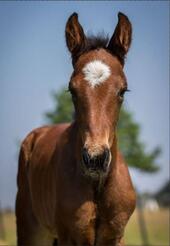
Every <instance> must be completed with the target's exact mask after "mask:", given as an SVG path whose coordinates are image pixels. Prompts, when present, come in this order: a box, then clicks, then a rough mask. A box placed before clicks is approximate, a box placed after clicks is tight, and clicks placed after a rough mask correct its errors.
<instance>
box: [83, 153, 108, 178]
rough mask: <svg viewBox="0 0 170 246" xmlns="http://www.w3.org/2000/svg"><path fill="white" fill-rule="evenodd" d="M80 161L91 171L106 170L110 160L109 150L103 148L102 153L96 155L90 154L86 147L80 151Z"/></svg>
mask: <svg viewBox="0 0 170 246" xmlns="http://www.w3.org/2000/svg"><path fill="white" fill-rule="evenodd" d="M82 161H83V164H84V166H85V167H86V169H88V170H89V171H91V172H104V173H105V172H107V170H108V167H109V162H110V151H109V149H107V148H106V149H104V151H103V153H101V154H100V155H96V156H90V154H89V153H88V150H87V149H86V148H84V149H83V151H82Z"/></svg>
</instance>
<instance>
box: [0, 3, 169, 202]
mask: <svg viewBox="0 0 170 246" xmlns="http://www.w3.org/2000/svg"><path fill="white" fill-rule="evenodd" d="M168 5H169V2H168V1H140V2H139V1H108V2H107V1H94V2H92V1H83V2H82V1H60V2H57V1H56V2H55V1H51V2H47V1H40V2H38V1H36V2H34V1H30V2H26V1H24V2H21V1H19V2H17V1H16V2H12V1H4V2H3V1H1V2H0V88H1V89H0V102H1V104H0V115H1V121H0V170H1V171H0V200H1V204H2V205H3V206H6V205H10V206H14V201H15V192H16V172H17V142H18V140H22V139H23V138H24V137H25V136H26V135H27V134H28V133H29V132H30V131H31V130H32V129H33V128H35V127H38V126H41V125H43V124H45V123H46V121H45V118H44V113H45V112H47V111H48V110H51V109H53V101H52V97H51V92H52V91H58V90H59V89H60V88H61V87H63V86H65V85H67V83H68V81H69V77H70V75H71V72H72V65H71V59H70V55H69V53H68V51H67V49H66V45H65V40H64V29H65V23H66V21H67V18H68V17H69V15H70V14H72V12H78V13H79V20H80V22H81V24H82V26H83V27H84V30H85V32H93V33H94V34H95V33H98V32H100V31H104V32H106V33H108V34H109V35H110V36H111V35H112V33H113V31H114V27H115V25H116V23H117V13H118V12H119V11H121V12H123V13H125V14H127V15H128V17H129V19H130V20H131V22H132V24H133V43H132V47H131V49H130V52H129V54H128V57H127V62H126V65H125V72H126V76H127V79H128V83H129V89H131V93H129V94H128V95H127V96H126V100H125V107H126V108H127V109H128V110H130V111H132V112H133V113H134V119H135V120H136V121H137V122H139V123H140V125H141V140H142V141H144V142H145V143H146V150H148V151H149V150H151V149H152V148H154V147H156V146H157V145H159V146H161V148H162V151H163V152H162V155H161V156H160V158H159V159H158V164H159V165H160V167H161V171H160V172H159V173H158V174H144V173H141V172H138V171H134V170H131V175H132V178H133V181H134V184H135V186H136V187H137V189H138V190H139V191H147V190H149V191H151V192H153V191H156V190H158V189H159V187H160V186H161V185H162V184H163V183H164V182H165V181H166V180H167V179H168V178H169V21H168V18H169V13H168V9H169V7H168Z"/></svg>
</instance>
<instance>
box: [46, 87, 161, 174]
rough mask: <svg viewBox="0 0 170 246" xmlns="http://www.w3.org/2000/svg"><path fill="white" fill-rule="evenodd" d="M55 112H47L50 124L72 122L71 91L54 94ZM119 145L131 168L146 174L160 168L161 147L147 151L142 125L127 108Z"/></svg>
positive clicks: (122, 111) (120, 126)
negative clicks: (158, 162)
mask: <svg viewBox="0 0 170 246" xmlns="http://www.w3.org/2000/svg"><path fill="white" fill-rule="evenodd" d="M52 97H53V100H54V110H53V111H50V112H47V113H46V114H45V117H46V119H47V121H48V123H50V124H57V123H61V122H71V121H72V120H73V115H74V106H73V103H72V98H71V95H70V93H69V91H68V90H67V89H66V88H62V89H61V90H60V91H58V92H53V94H52ZM118 143H119V148H120V150H121V152H122V153H123V156H124V158H125V160H126V162H127V163H128V165H129V166H130V167H134V168H137V169H139V170H141V171H145V172H156V171H158V170H159V167H158V165H157V163H156V159H157V157H158V156H159V155H160V153H161V149H160V147H156V148H155V149H153V150H152V151H150V152H147V151H146V146H145V144H144V143H143V142H142V141H141V140H140V125H139V124H138V123H137V122H135V120H134V119H133V114H132V113H131V112H129V111H127V109H125V107H122V108H121V112H120V117H119V122H118Z"/></svg>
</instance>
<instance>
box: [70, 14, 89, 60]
mask: <svg viewBox="0 0 170 246" xmlns="http://www.w3.org/2000/svg"><path fill="white" fill-rule="evenodd" d="M65 35H66V43H67V47H68V49H69V51H70V52H71V54H72V58H73V63H74V59H75V57H77V56H78V53H79V52H80V50H81V49H82V48H83V47H84V46H85V44H86V36H85V34H84V31H83V28H82V26H81V25H80V23H79V21H78V14H77V13H73V14H72V15H71V16H70V17H69V18H68V21H67V23H66V29H65Z"/></svg>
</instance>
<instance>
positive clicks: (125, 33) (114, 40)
mask: <svg viewBox="0 0 170 246" xmlns="http://www.w3.org/2000/svg"><path fill="white" fill-rule="evenodd" d="M131 40H132V25H131V23H130V21H129V19H128V17H127V16H126V15H124V14H123V13H120V12H119V13H118V23H117V26H116V28H115V31H114V33H113V36H112V37H111V39H110V41H109V44H108V47H107V48H108V49H109V50H110V52H111V53H112V54H113V55H115V56H117V57H118V59H119V60H120V62H121V64H122V65H124V60H125V56H126V54H127V52H128V50H129V47H130V44H131Z"/></svg>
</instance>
